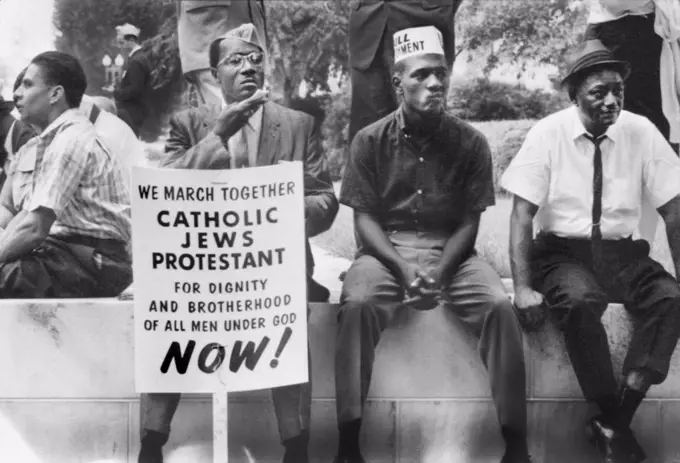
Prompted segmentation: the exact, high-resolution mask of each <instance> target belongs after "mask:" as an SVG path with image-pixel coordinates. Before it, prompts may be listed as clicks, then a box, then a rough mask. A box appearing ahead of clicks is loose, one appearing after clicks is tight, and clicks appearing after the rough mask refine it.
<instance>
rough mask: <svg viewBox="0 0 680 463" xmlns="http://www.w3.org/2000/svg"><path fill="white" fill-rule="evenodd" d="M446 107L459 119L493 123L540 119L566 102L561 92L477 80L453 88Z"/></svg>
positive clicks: (567, 101) (565, 104)
mask: <svg viewBox="0 0 680 463" xmlns="http://www.w3.org/2000/svg"><path fill="white" fill-rule="evenodd" d="M448 103H449V108H450V109H451V111H452V112H453V113H454V114H455V115H456V116H458V117H460V118H461V119H465V120H468V121H493V120H516V119H541V118H543V117H545V116H547V115H548V114H551V113H553V112H555V111H558V110H560V109H562V108H565V107H567V106H568V105H569V100H568V98H567V97H566V95H564V93H562V92H560V93H557V94H553V93H548V92H546V91H544V90H530V89H528V88H526V87H524V86H523V85H519V84H508V83H503V82H496V81H491V80H489V79H486V78H480V79H476V80H473V81H471V82H468V83H466V84H463V85H456V86H452V88H451V91H450V92H449V101H448Z"/></svg>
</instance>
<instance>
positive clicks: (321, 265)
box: [311, 244, 352, 302]
mask: <svg viewBox="0 0 680 463" xmlns="http://www.w3.org/2000/svg"><path fill="white" fill-rule="evenodd" d="M311 248H312V254H314V279H315V280H316V281H318V282H319V283H321V284H322V285H324V286H325V287H326V288H328V290H329V291H330V292H331V297H330V301H331V302H337V301H338V300H339V299H340V290H341V289H342V281H340V274H341V273H342V272H344V271H346V270H347V269H348V268H349V266H350V265H351V263H352V262H351V261H349V260H347V259H344V258H342V257H336V256H334V255H332V254H330V253H329V252H328V251H326V250H325V249H323V248H320V247H318V246H315V245H314V244H312V245H311Z"/></svg>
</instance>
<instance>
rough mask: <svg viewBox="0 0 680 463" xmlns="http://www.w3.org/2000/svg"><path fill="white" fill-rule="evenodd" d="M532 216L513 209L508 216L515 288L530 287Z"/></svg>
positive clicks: (532, 235)
mask: <svg viewBox="0 0 680 463" xmlns="http://www.w3.org/2000/svg"><path fill="white" fill-rule="evenodd" d="M533 239H534V224H533V217H532V216H529V215H528V214H523V213H521V212H519V211H517V210H516V209H513V211H512V214H511V216H510V268H511V271H512V280H513V283H514V287H515V288H531V264H530V262H531V248H532V245H533Z"/></svg>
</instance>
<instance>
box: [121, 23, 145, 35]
mask: <svg viewBox="0 0 680 463" xmlns="http://www.w3.org/2000/svg"><path fill="white" fill-rule="evenodd" d="M116 32H117V33H118V35H122V36H123V37H125V36H126V35H134V36H135V37H137V38H139V33H140V32H141V31H140V30H139V28H138V27H135V26H133V25H132V24H128V23H125V24H123V25H121V26H116Z"/></svg>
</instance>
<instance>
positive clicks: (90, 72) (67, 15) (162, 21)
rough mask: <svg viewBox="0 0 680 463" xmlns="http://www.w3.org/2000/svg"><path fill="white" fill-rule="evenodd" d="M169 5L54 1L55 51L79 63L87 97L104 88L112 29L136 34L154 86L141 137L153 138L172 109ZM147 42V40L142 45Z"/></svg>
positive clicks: (177, 81) (175, 75)
mask: <svg viewBox="0 0 680 463" xmlns="http://www.w3.org/2000/svg"><path fill="white" fill-rule="evenodd" d="M174 10H175V9H174V2H173V1H172V0H111V1H106V2H103V1H101V0H55V3H54V18H53V21H54V25H55V27H56V29H57V30H58V31H59V35H58V37H57V40H56V43H55V46H56V48H57V49H58V50H60V51H63V52H66V53H70V54H72V55H74V56H75V57H77V58H78V60H79V61H80V63H81V65H82V66H83V70H84V71H85V75H86V76H87V81H88V87H87V93H88V94H90V95H101V94H102V87H103V86H104V85H105V83H106V82H105V71H104V66H103V64H102V58H103V56H104V55H105V54H108V55H110V56H112V57H113V56H116V55H117V54H118V53H120V50H119V48H118V46H117V44H116V40H115V39H116V29H115V28H116V26H118V25H120V24H124V23H131V24H134V25H135V26H137V27H139V29H140V30H141V37H140V40H141V41H142V49H143V52H144V53H146V54H147V56H148V58H149V59H150V61H151V64H152V66H151V67H152V69H153V80H154V82H155V83H156V84H157V85H155V88H153V89H152V88H150V89H149V93H148V95H147V106H148V107H149V110H150V114H149V118H148V121H147V122H146V123H145V128H144V130H143V134H142V135H143V138H146V139H153V138H155V137H156V136H157V135H158V133H159V130H160V127H161V125H163V122H164V116H165V113H167V112H168V111H169V109H170V108H171V107H172V103H173V102H174V101H175V98H174V96H175V94H176V93H177V92H178V86H179V85H181V78H180V77H181V76H180V74H181V73H179V64H178V62H179V58H178V52H177V46H176V41H177V40H176V19H175V16H174V14H175V11H174ZM145 39H146V40H145Z"/></svg>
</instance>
